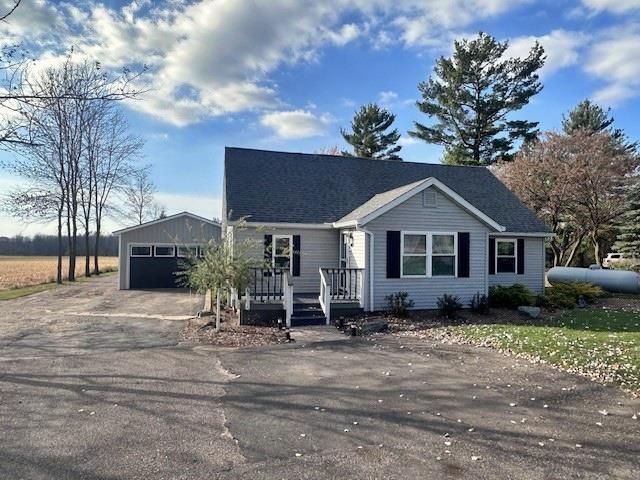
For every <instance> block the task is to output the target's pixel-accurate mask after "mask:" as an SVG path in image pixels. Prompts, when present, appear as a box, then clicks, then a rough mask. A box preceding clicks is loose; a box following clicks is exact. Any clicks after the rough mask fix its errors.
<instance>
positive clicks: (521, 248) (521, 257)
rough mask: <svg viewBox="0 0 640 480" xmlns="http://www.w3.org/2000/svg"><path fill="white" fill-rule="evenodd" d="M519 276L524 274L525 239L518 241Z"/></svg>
mask: <svg viewBox="0 0 640 480" xmlns="http://www.w3.org/2000/svg"><path fill="white" fill-rule="evenodd" d="M516 271H517V273H518V275H523V274H524V238H519V239H518V266H517V270H516Z"/></svg>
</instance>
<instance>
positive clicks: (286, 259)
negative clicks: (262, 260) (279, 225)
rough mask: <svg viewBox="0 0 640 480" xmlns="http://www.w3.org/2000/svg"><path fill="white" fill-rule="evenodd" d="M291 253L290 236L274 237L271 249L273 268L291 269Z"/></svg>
mask: <svg viewBox="0 0 640 480" xmlns="http://www.w3.org/2000/svg"><path fill="white" fill-rule="evenodd" d="M292 253H293V248H292V237H291V235H274V236H273V249H272V264H273V268H284V269H290V268H291V255H292Z"/></svg>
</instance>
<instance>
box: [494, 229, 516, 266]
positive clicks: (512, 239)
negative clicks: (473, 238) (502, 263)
mask: <svg viewBox="0 0 640 480" xmlns="http://www.w3.org/2000/svg"><path fill="white" fill-rule="evenodd" d="M498 242H503V243H507V242H508V243H513V255H498ZM498 257H502V258H513V259H514V262H513V272H499V271H498ZM494 262H495V268H494V270H495V272H496V275H499V274H501V273H505V274H507V275H508V274H510V273H518V239H517V238H496V258H494Z"/></svg>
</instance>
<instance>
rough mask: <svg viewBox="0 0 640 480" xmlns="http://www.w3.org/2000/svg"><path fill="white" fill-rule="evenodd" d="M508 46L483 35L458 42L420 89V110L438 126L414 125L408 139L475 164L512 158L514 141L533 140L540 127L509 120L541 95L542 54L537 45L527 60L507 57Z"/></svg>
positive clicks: (450, 159) (453, 158)
mask: <svg viewBox="0 0 640 480" xmlns="http://www.w3.org/2000/svg"><path fill="white" fill-rule="evenodd" d="M508 46H509V45H508V42H498V41H497V40H496V39H495V38H494V37H492V36H491V35H488V34H486V33H482V32H480V34H479V35H478V37H477V38H475V39H473V40H467V39H463V40H462V41H456V42H455V44H454V53H453V57H451V58H445V57H440V59H439V60H438V61H437V62H436V65H435V67H434V73H433V75H432V76H431V77H430V78H429V80H428V81H427V82H420V83H419V84H418V89H419V90H420V92H421V93H422V101H418V102H417V106H418V109H419V110H420V111H421V112H422V113H424V114H426V115H427V116H428V117H429V118H431V119H434V120H435V121H436V123H435V124H433V125H431V126H426V125H423V124H421V123H418V122H415V131H413V132H409V134H410V135H411V136H413V137H416V138H420V139H422V140H424V141H425V142H427V143H435V144H439V145H443V146H444V147H445V148H446V150H447V152H452V154H451V155H448V157H447V158H449V161H454V162H455V161H457V160H456V159H457V158H458V159H461V161H462V162H463V163H465V164H469V163H471V164H474V165H482V164H485V165H486V164H490V163H492V162H493V161H495V160H496V159H498V158H505V157H509V156H510V151H511V150H512V148H513V144H514V142H515V141H517V140H524V141H527V140H531V139H534V138H535V137H536V136H537V133H538V131H537V128H536V127H537V125H538V123H537V122H530V121H527V120H507V118H506V117H507V115H508V114H509V113H511V112H514V111H517V110H520V109H521V108H522V107H524V106H525V105H526V104H527V103H529V99H530V98H531V97H532V96H534V95H535V94H537V93H538V92H540V90H542V84H541V83H540V82H539V81H538V73H537V72H538V70H539V69H540V68H541V67H542V66H543V65H544V61H545V55H544V49H543V48H542V46H540V44H538V43H537V42H536V43H535V45H534V46H533V47H532V48H531V50H530V52H529V55H528V56H527V57H526V58H524V59H521V58H505V56H504V53H505V51H506V50H507V48H508Z"/></svg>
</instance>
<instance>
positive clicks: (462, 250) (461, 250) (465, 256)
mask: <svg viewBox="0 0 640 480" xmlns="http://www.w3.org/2000/svg"><path fill="white" fill-rule="evenodd" d="M458 277H462V278H467V277H469V232H458Z"/></svg>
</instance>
